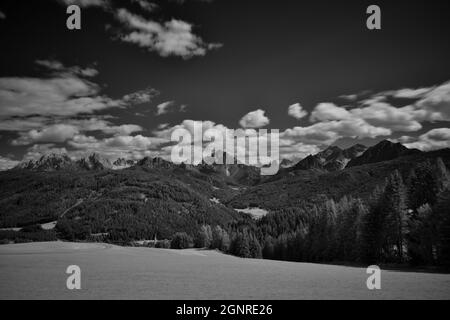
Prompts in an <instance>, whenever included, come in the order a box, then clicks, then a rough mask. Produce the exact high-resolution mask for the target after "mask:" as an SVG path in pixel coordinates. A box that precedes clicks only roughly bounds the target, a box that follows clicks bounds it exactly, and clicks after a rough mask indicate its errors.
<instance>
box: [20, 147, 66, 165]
mask: <svg viewBox="0 0 450 320" xmlns="http://www.w3.org/2000/svg"><path fill="white" fill-rule="evenodd" d="M50 153H54V154H68V152H67V149H66V148H57V147H55V144H53V143H46V144H35V145H34V146H32V147H30V148H28V149H27V153H26V154H25V155H24V157H23V160H22V161H29V160H37V159H39V158H41V157H42V156H43V155H46V154H50Z"/></svg>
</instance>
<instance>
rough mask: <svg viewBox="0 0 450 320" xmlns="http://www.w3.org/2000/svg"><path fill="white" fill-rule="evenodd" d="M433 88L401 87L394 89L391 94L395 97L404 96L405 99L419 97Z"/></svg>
mask: <svg viewBox="0 0 450 320" xmlns="http://www.w3.org/2000/svg"><path fill="white" fill-rule="evenodd" d="M431 89H432V88H417V89H410V88H404V89H399V90H396V91H393V92H392V93H391V95H392V96H393V97H394V98H404V99H417V98H420V97H422V96H423V95H424V94H426V93H427V92H429V91H430V90H431Z"/></svg>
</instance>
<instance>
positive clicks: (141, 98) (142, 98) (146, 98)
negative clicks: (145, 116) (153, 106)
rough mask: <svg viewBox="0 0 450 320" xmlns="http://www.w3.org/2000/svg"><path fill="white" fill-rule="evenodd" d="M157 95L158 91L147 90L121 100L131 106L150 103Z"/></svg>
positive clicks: (131, 94) (128, 95)
mask: <svg viewBox="0 0 450 320" xmlns="http://www.w3.org/2000/svg"><path fill="white" fill-rule="evenodd" d="M157 95H159V92H158V90H155V89H153V88H147V89H144V90H139V91H136V92H133V93H130V94H127V95H125V96H124V97H123V98H122V100H123V101H124V102H126V103H130V104H133V105H137V104H143V103H147V102H150V101H151V100H152V99H153V98H154V97H156V96H157Z"/></svg>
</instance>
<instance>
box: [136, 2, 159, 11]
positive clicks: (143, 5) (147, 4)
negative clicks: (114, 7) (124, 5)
mask: <svg viewBox="0 0 450 320" xmlns="http://www.w3.org/2000/svg"><path fill="white" fill-rule="evenodd" d="M132 2H134V3H137V4H138V5H139V6H140V7H141V8H142V9H144V10H145V11H147V12H153V11H154V10H155V9H156V8H157V7H158V5H157V4H155V3H153V2H150V1H149V0H132Z"/></svg>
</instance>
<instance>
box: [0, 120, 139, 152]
mask: <svg viewBox="0 0 450 320" xmlns="http://www.w3.org/2000/svg"><path fill="white" fill-rule="evenodd" d="M10 121H11V123H10V124H9V126H12V125H15V126H16V130H17V131H19V138H17V139H14V140H12V142H11V144H12V145H15V146H19V145H30V144H34V143H44V142H45V143H62V142H65V141H67V140H70V139H72V138H74V137H75V136H77V135H78V134H79V133H83V132H94V131H98V132H102V133H104V134H107V135H114V136H117V135H130V134H132V133H136V132H140V131H143V128H142V127H141V126H139V125H135V124H121V125H114V124H112V123H111V122H109V121H106V120H104V119H101V118H97V117H91V118H89V119H70V118H69V119H67V118H44V117H36V118H31V119H29V120H21V119H12V120H10ZM33 121H34V123H33ZM3 123H4V122H0V129H1V128H2V124H3ZM6 124H8V123H6ZM19 126H22V127H21V128H20V127H19ZM27 126H29V127H34V128H35V129H31V130H28V131H27V130H25V128H26V127H27ZM38 128H39V129H38ZM6 129H8V128H7V127H6Z"/></svg>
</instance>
